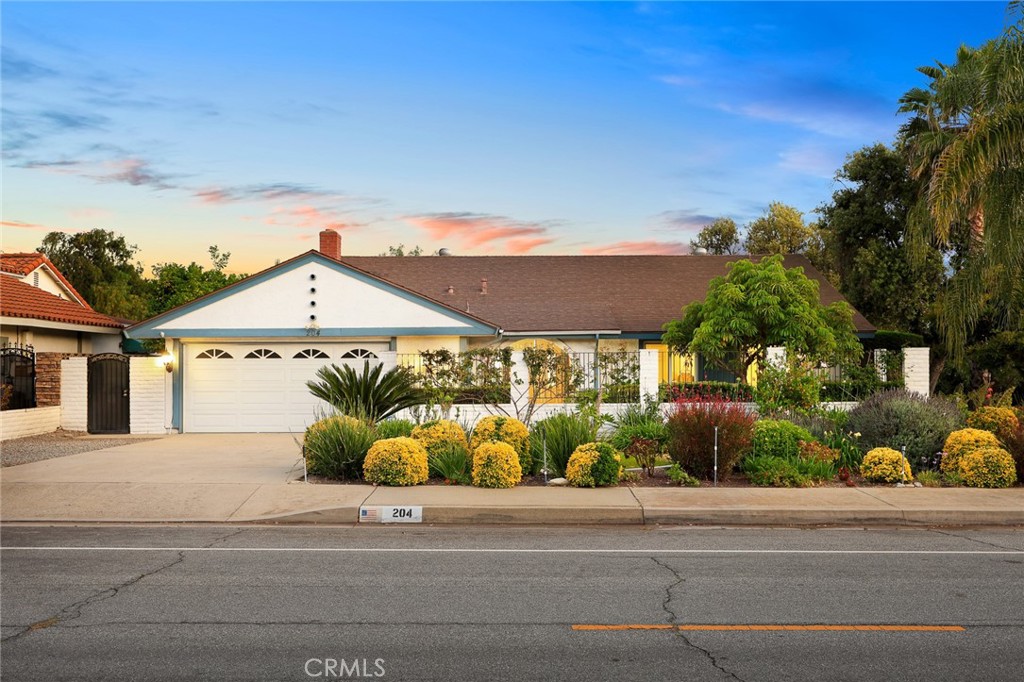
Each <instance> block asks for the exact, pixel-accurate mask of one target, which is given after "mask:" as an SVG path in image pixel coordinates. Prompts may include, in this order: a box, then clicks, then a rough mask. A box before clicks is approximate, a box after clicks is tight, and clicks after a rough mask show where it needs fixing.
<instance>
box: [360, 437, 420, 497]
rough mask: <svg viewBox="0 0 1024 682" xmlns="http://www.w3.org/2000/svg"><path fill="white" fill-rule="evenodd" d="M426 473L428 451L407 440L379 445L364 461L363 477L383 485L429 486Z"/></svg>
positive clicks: (409, 439)
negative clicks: (423, 484)
mask: <svg viewBox="0 0 1024 682" xmlns="http://www.w3.org/2000/svg"><path fill="white" fill-rule="evenodd" d="M427 471H428V470H427V451H426V450H425V449H424V448H423V446H422V445H420V444H419V443H418V442H417V441H415V440H413V439H412V438H406V437H404V436H403V437H400V438H386V439H384V440H379V441H377V442H376V443H374V444H373V445H372V446H371V447H370V451H369V452H367V453H366V459H365V460H364V461H363V477H364V478H365V479H366V480H367V481H369V482H370V483H377V484H380V485H417V484H419V483H426V482H427Z"/></svg>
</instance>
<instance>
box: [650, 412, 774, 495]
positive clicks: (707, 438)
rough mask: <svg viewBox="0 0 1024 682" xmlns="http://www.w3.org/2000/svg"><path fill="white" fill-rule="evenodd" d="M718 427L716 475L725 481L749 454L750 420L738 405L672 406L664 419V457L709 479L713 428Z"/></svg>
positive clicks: (712, 465)
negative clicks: (671, 410)
mask: <svg viewBox="0 0 1024 682" xmlns="http://www.w3.org/2000/svg"><path fill="white" fill-rule="evenodd" d="M716 426H717V427H718V471H719V474H720V475H721V477H722V478H723V479H724V478H728V476H729V474H730V473H732V469H733V466H735V465H736V463H737V462H739V461H740V460H741V459H742V458H743V456H744V455H746V454H747V453H748V452H749V451H750V444H751V440H752V438H753V432H754V416H753V415H751V414H750V413H749V412H747V410H746V409H745V408H744V407H743V406H742V405H737V404H735V403H728V402H725V401H710V402H701V403H695V402H686V401H681V402H679V403H676V411H675V413H674V414H673V415H672V416H671V417H669V419H668V431H669V442H668V454H669V456H670V457H672V459H673V460H675V461H676V462H679V464H680V466H682V467H683V468H684V469H686V470H687V471H691V472H693V473H694V474H695V475H696V476H698V477H700V478H711V475H712V473H713V471H714V457H715V427H716Z"/></svg>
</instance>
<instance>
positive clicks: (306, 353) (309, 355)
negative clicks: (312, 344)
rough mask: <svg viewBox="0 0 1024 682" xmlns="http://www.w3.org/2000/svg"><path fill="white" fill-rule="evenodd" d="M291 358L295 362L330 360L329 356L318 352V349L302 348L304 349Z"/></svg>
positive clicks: (320, 351)
mask: <svg viewBox="0 0 1024 682" xmlns="http://www.w3.org/2000/svg"><path fill="white" fill-rule="evenodd" d="M292 357H294V358H295V359H297V360H308V359H317V360H329V359H330V358H331V356H330V355H328V354H327V353H325V352H323V351H322V350H320V349H318V348H304V349H302V350H300V351H299V352H298V353H296V354H295V355H294V356H292Z"/></svg>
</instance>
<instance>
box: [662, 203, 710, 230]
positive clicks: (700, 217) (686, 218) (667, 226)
mask: <svg viewBox="0 0 1024 682" xmlns="http://www.w3.org/2000/svg"><path fill="white" fill-rule="evenodd" d="M657 217H658V219H659V220H660V222H661V225H660V226H659V227H657V228H655V229H657V230H659V231H661V232H665V231H669V232H690V233H694V234H696V233H697V232H698V231H700V229H701V228H702V227H704V226H705V225H709V224H710V223H713V222H714V221H715V220H716V219H717V218H718V217H719V216H713V215H709V214H707V213H701V212H699V211H697V210H695V209H687V208H683V209H679V210H675V211H664V212H662V213H659V214H658V216H657Z"/></svg>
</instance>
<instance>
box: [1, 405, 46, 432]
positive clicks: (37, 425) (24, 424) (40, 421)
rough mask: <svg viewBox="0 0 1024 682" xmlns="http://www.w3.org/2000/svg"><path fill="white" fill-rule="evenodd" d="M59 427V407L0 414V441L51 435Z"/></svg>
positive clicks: (9, 411) (35, 408)
mask: <svg viewBox="0 0 1024 682" xmlns="http://www.w3.org/2000/svg"><path fill="white" fill-rule="evenodd" d="M59 426H60V406H56V405H55V406H53V407H33V408H31V409H28V410H4V411H2V412H0V441H3V440H11V439H12V438H25V437H26V436H38V435H39V434H41V433H53V432H54V431H56V430H57V428H58V427H59Z"/></svg>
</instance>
